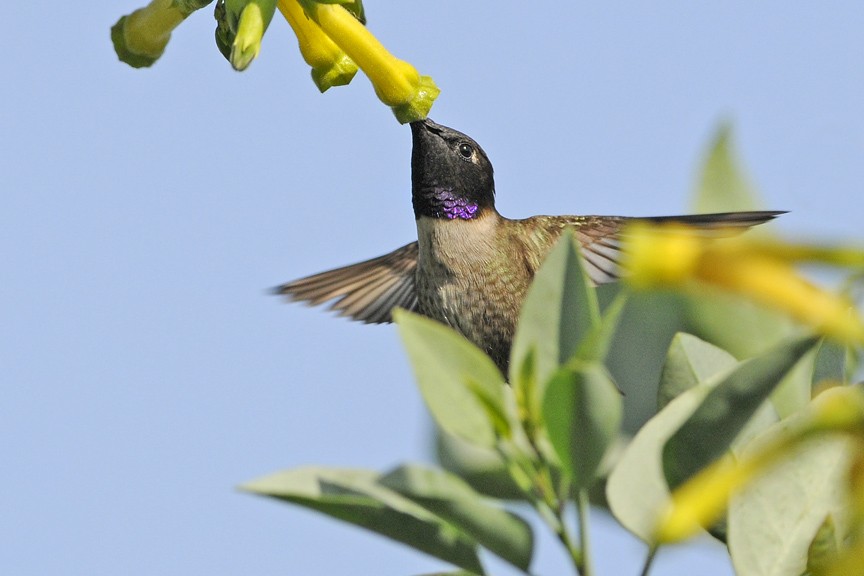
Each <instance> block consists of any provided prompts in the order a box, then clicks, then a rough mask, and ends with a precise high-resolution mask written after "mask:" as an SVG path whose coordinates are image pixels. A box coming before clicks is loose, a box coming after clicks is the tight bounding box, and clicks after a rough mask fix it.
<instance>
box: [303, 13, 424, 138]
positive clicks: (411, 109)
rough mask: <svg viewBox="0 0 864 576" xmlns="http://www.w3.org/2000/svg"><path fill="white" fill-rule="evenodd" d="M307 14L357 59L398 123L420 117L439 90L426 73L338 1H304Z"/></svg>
mask: <svg viewBox="0 0 864 576" xmlns="http://www.w3.org/2000/svg"><path fill="white" fill-rule="evenodd" d="M303 7H304V9H305V10H306V12H307V13H308V15H309V17H311V18H312V20H314V21H315V22H316V23H317V24H318V26H320V27H321V29H322V30H323V31H324V32H325V33H326V34H327V36H329V37H330V39H332V40H333V42H335V43H336V44H337V45H338V46H339V47H340V48H342V49H343V50H344V51H345V53H346V54H348V56H349V57H350V58H351V59H352V60H353V61H354V62H356V63H357V65H358V66H359V67H360V69H361V70H363V72H364V73H365V74H366V76H368V77H369V80H370V81H371V82H372V86H373V87H374V88H375V94H376V95H377V96H378V99H379V100H381V101H382V102H383V103H384V104H386V105H388V106H390V107H391V108H392V109H393V113H394V114H395V115H396V118H397V120H399V122H401V123H403V124H404V123H406V122H413V121H414V120H422V119H423V118H425V117H426V115H427V114H428V113H429V110H430V109H431V108H432V103H433V102H434V101H435V98H436V97H437V96H438V94H439V93H440V90H439V89H438V87H437V86H435V83H434V82H433V81H432V79H431V78H430V77H428V76H420V74H419V73H418V72H417V70H416V69H415V68H414V66H412V65H411V64H409V63H408V62H405V61H404V60H399V59H398V58H396V57H395V56H393V55H392V54H390V53H389V52H388V51H387V49H386V48H384V46H383V45H382V44H381V43H380V42H379V41H378V39H377V38H375V36H374V35H372V33H371V32H369V30H367V29H366V27H365V26H363V24H361V23H360V22H359V21H358V20H357V19H356V18H355V17H354V16H352V15H351V13H350V12H348V11H347V10H345V8H343V7H342V6H340V5H338V4H318V3H316V2H313V1H311V0H308V1H305V2H304V3H303Z"/></svg>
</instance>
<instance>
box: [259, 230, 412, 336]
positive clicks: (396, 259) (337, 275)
mask: <svg viewBox="0 0 864 576" xmlns="http://www.w3.org/2000/svg"><path fill="white" fill-rule="evenodd" d="M416 268H417V242H411V243H410V244H406V245H405V246H402V247H401V248H399V249H397V250H394V251H393V252H390V253H389V254H385V255H384V256H379V257H378V258H372V259H371V260H366V261H365V262H359V263H357V264H351V265H350V266H344V267H342V268H336V269H335V270H329V271H327V272H321V273H320V274H315V275H314V276H308V277H306V278H301V279H300V280H294V281H293V282H288V283H287V284H283V285H282V286H279V287H277V288H276V289H275V290H274V291H275V292H276V293H277V294H283V295H285V296H288V297H289V298H290V299H291V300H295V301H301V302H306V303H307V304H309V305H310V306H316V305H318V304H322V303H324V302H327V301H328V300H334V302H333V304H331V305H330V309H331V310H336V311H338V312H339V315H340V316H349V317H351V318H353V319H354V320H359V321H361V322H365V323H366V324H382V323H386V322H392V318H391V316H390V312H391V310H393V308H396V307H400V308H405V309H407V310H412V311H416V310H417V293H416V291H415V289H414V270H415V269H416Z"/></svg>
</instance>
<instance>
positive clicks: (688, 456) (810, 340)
mask: <svg viewBox="0 0 864 576" xmlns="http://www.w3.org/2000/svg"><path fill="white" fill-rule="evenodd" d="M816 342H817V339H816V338H814V337H806V338H795V339H792V340H789V341H786V342H784V343H782V344H781V345H779V346H776V347H774V348H773V349H772V350H770V351H769V352H767V353H766V354H764V355H762V356H759V357H756V358H751V359H750V360H747V361H745V362H742V363H741V364H739V365H738V367H737V368H735V369H734V370H733V371H732V372H730V373H729V374H728V375H726V376H725V377H723V378H722V379H721V381H720V382H719V383H718V384H717V386H716V387H714V388H713V389H712V390H711V392H710V393H709V394H708V396H706V397H705V399H704V400H703V401H702V403H701V404H700V405H699V408H698V409H697V410H696V411H695V412H694V413H693V414H692V415H691V416H690V418H688V419H687V421H686V422H685V423H684V424H683V425H682V426H681V428H680V429H679V430H678V431H677V432H676V433H675V434H674V435H673V436H672V437H671V438H670V439H669V440H668V441H667V442H666V446H665V448H664V449H663V468H664V472H665V476H666V479H667V481H668V482H669V486H671V487H673V488H674V487H676V486H679V485H680V484H681V483H682V482H683V481H685V480H686V479H688V478H690V477H691V476H692V475H693V474H695V473H696V472H697V471H699V470H700V469H702V468H703V467H704V466H706V465H707V464H709V463H710V462H712V461H714V460H715V459H717V458H718V457H720V456H721V455H722V454H723V453H724V452H725V451H727V450H728V449H729V448H730V446H731V444H732V441H733V440H734V439H735V437H736V436H737V435H738V434H739V433H740V432H741V430H742V429H743V428H744V426H745V425H746V424H747V422H748V420H750V418H751V417H752V416H753V414H754V413H755V412H756V411H757V410H758V409H759V407H760V406H761V404H762V403H763V402H764V401H765V399H767V398H768V395H769V394H771V392H772V391H773V390H774V388H775V387H776V386H777V384H778V383H779V382H780V381H781V380H782V379H783V376H784V375H785V374H786V373H787V372H788V371H789V370H790V369H791V368H792V367H793V366H794V365H795V364H796V363H797V362H798V361H799V360H800V359H801V357H802V356H803V355H804V354H805V353H806V352H807V351H808V350H810V349H811V348H812V347H813V346H814V344H815V343H816Z"/></svg>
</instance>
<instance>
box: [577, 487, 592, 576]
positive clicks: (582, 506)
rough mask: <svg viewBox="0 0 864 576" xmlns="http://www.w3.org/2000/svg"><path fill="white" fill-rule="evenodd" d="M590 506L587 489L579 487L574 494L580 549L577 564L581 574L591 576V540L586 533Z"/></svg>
mask: <svg viewBox="0 0 864 576" xmlns="http://www.w3.org/2000/svg"><path fill="white" fill-rule="evenodd" d="M590 508H591V505H590V503H589V502H588V491H587V490H586V489H584V488H580V489H579V492H578V493H577V494H576V515H577V516H578V518H579V548H580V549H581V550H582V564H581V567H580V566H577V569H578V570H579V573H580V574H582V576H593V574H594V566H593V565H592V564H591V542H590V539H589V533H588V512H589V510H590Z"/></svg>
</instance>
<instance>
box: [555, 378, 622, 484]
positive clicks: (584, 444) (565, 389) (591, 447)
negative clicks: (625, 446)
mask: <svg viewBox="0 0 864 576" xmlns="http://www.w3.org/2000/svg"><path fill="white" fill-rule="evenodd" d="M621 412H622V402H621V393H620V392H619V391H618V389H617V388H616V387H615V383H614V382H612V378H611V377H610V376H609V374H608V372H606V369H605V368H604V367H603V366H602V365H600V364H598V363H592V364H584V365H568V366H565V367H563V368H561V369H560V370H559V371H558V372H556V373H555V375H554V376H553V377H552V378H551V380H550V381H549V384H548V386H547V388H546V394H545V397H544V399H543V420H544V422H545V423H546V430H547V433H548V435H549V440H550V442H551V443H552V446H553V447H554V448H555V452H556V453H557V454H558V458H559V459H560V461H561V464H562V465H563V467H564V469H565V470H566V471H567V472H568V473H569V475H570V477H571V479H572V481H573V484H574V487H575V488H577V489H583V488H588V487H590V486H591V484H592V483H593V482H594V479H595V477H596V474H597V470H598V468H599V467H600V463H601V461H602V460H603V456H605V454H606V452H607V451H608V449H609V447H610V446H611V445H612V443H613V441H614V440H615V438H616V436H617V434H618V430H619V428H620V426H621Z"/></svg>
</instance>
